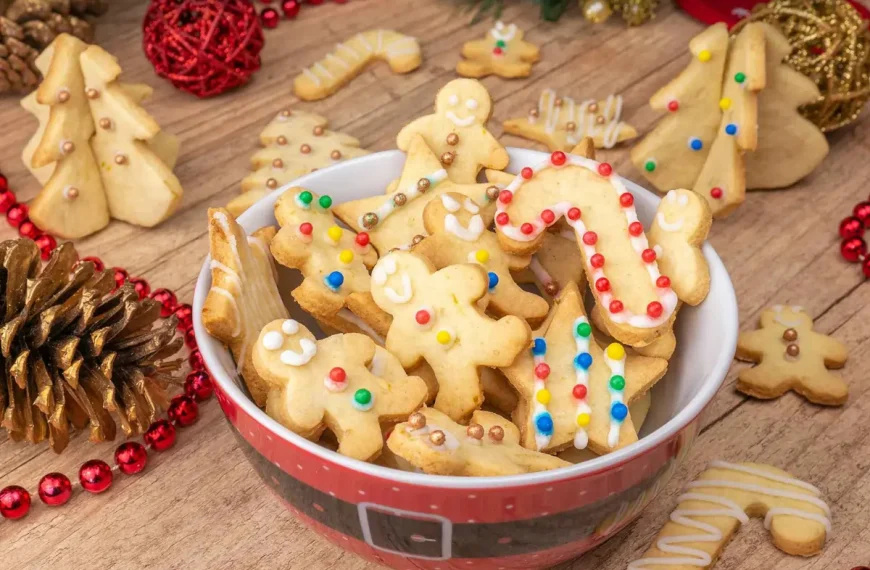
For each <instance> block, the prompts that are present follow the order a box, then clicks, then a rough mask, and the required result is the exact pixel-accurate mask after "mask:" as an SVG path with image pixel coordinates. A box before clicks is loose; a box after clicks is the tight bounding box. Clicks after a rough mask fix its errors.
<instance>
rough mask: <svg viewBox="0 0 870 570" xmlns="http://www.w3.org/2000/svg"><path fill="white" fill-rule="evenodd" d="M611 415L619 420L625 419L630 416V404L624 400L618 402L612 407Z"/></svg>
mask: <svg viewBox="0 0 870 570" xmlns="http://www.w3.org/2000/svg"><path fill="white" fill-rule="evenodd" d="M610 415H611V416H613V419H614V420H616V421H618V422H621V421H624V420H625V418H627V417H628V406H626V405H625V404H623V403H622V402H617V403H615V404H613V407H612V408H611V409H610Z"/></svg>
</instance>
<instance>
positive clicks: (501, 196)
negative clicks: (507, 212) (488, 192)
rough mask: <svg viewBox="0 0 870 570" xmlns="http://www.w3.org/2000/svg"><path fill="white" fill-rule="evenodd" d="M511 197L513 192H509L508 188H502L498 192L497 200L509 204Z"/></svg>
mask: <svg viewBox="0 0 870 570" xmlns="http://www.w3.org/2000/svg"><path fill="white" fill-rule="evenodd" d="M513 198H514V193H513V192H511V191H510V190H507V189H505V190H502V191H501V192H499V193H498V201H499V202H501V203H502V204H510V203H511V200H513Z"/></svg>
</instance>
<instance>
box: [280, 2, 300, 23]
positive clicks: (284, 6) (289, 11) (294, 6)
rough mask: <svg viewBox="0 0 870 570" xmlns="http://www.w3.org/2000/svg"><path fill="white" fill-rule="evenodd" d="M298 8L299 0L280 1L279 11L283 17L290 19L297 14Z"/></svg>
mask: <svg viewBox="0 0 870 570" xmlns="http://www.w3.org/2000/svg"><path fill="white" fill-rule="evenodd" d="M299 8H300V5H299V2H297V1H296V0H284V2H282V3H281V11H282V12H284V17H285V18H287V19H288V20H292V19H293V18H295V17H296V16H298V15H299Z"/></svg>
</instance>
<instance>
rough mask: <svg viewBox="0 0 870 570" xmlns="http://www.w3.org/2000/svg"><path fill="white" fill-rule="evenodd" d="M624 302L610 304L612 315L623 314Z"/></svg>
mask: <svg viewBox="0 0 870 570" xmlns="http://www.w3.org/2000/svg"><path fill="white" fill-rule="evenodd" d="M622 308H623V307H622V301H611V302H610V312H611V313H621V312H622Z"/></svg>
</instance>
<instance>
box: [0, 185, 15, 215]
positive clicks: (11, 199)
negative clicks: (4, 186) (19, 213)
mask: <svg viewBox="0 0 870 570" xmlns="http://www.w3.org/2000/svg"><path fill="white" fill-rule="evenodd" d="M17 202H18V199H17V198H16V197H15V194H14V193H13V192H9V191H8V190H7V191H4V192H0V213H3V214H5V213H6V212H8V211H9V208H11V207H12V206H14V205H15V204H16V203H17Z"/></svg>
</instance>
